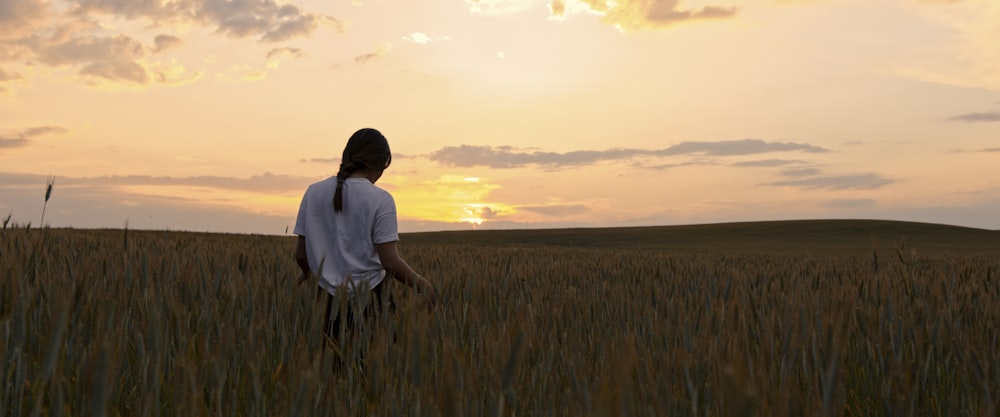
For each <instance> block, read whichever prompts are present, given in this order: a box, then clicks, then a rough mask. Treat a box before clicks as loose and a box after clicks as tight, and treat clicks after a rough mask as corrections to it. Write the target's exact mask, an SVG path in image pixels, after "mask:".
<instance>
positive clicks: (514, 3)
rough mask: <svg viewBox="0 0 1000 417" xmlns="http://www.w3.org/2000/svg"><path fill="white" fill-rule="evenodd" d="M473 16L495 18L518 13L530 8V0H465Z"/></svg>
mask: <svg viewBox="0 0 1000 417" xmlns="http://www.w3.org/2000/svg"><path fill="white" fill-rule="evenodd" d="M465 3H466V4H467V5H468V6H469V11H471V12H472V13H473V14H480V15H487V16H497V15H508V14H513V13H519V12H523V11H526V10H529V9H530V8H531V5H532V4H531V3H532V1H530V0H465Z"/></svg>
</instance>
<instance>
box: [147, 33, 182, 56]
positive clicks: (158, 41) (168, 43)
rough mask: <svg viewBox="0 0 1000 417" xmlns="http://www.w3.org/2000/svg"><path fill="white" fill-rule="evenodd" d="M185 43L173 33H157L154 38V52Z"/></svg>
mask: <svg viewBox="0 0 1000 417" xmlns="http://www.w3.org/2000/svg"><path fill="white" fill-rule="evenodd" d="M183 43H184V41H183V40H181V38H178V37H176V36H171V35H156V38H155V39H153V53H154V54H155V53H160V52H163V51H166V50H168V49H173V48H176V47H178V46H181V45H182V44H183Z"/></svg>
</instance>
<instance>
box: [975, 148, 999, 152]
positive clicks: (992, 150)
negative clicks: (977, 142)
mask: <svg viewBox="0 0 1000 417" xmlns="http://www.w3.org/2000/svg"><path fill="white" fill-rule="evenodd" d="M979 152H987V153H993V152H1000V148H985V149H980V150H979Z"/></svg>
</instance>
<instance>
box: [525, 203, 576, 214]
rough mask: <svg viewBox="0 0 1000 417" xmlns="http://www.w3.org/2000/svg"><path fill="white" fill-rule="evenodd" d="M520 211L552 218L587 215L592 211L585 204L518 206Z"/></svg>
mask: <svg viewBox="0 0 1000 417" xmlns="http://www.w3.org/2000/svg"><path fill="white" fill-rule="evenodd" d="M516 208H517V209H518V210H522V211H527V212H531V213H536V214H541V215H543V216H551V217H565V216H572V215H574V214H580V213H585V212H587V211H589V210H590V209H589V208H587V206H585V205H583V204H551V205H541V206H518V207H516Z"/></svg>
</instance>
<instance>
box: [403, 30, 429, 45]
mask: <svg viewBox="0 0 1000 417" xmlns="http://www.w3.org/2000/svg"><path fill="white" fill-rule="evenodd" d="M403 40H405V41H409V42H413V43H416V44H420V45H427V44H429V43H431V41H432V40H434V39H432V38H431V37H430V36H427V34H425V33H422V32H413V33H411V34H409V35H406V36H403Z"/></svg>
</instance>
